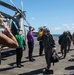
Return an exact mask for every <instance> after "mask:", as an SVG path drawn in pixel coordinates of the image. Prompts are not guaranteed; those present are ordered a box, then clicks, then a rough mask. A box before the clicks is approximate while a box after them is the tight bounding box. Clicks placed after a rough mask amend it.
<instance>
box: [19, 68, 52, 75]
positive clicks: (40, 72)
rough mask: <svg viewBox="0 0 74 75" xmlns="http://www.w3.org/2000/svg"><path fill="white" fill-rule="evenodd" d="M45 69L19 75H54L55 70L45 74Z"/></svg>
mask: <svg viewBox="0 0 74 75" xmlns="http://www.w3.org/2000/svg"><path fill="white" fill-rule="evenodd" d="M43 69H44V68H42V69H38V70H34V71H31V72H27V73H23V74H19V75H37V74H43V75H47V74H48V75H50V74H53V70H49V72H44V71H43Z"/></svg>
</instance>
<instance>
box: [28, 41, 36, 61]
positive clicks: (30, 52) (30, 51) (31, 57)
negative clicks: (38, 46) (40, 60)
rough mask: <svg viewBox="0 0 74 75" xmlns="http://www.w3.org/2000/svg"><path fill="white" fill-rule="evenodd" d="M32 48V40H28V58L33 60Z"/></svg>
mask: <svg viewBox="0 0 74 75" xmlns="http://www.w3.org/2000/svg"><path fill="white" fill-rule="evenodd" d="M33 48H34V42H29V60H30V61H33V60H35V59H33Z"/></svg>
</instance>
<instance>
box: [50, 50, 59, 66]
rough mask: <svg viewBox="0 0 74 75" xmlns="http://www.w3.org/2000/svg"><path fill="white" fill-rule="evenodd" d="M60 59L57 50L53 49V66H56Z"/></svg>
mask: <svg viewBox="0 0 74 75" xmlns="http://www.w3.org/2000/svg"><path fill="white" fill-rule="evenodd" d="M59 59H60V57H59V56H58V54H57V52H56V50H52V55H51V58H50V61H51V63H53V66H54V63H57V62H59Z"/></svg>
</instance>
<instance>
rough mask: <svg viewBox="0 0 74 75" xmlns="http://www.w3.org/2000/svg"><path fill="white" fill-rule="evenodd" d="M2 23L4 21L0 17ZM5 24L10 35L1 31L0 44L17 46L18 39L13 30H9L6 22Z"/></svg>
mask: <svg viewBox="0 0 74 75" xmlns="http://www.w3.org/2000/svg"><path fill="white" fill-rule="evenodd" d="M1 23H3V20H2V19H0V24H1ZM3 25H4V29H5V31H6V33H7V34H8V36H6V35H5V34H2V33H0V44H2V45H5V46H7V47H10V48H17V47H18V43H17V41H16V38H15V37H14V35H13V34H12V33H11V31H10V30H9V28H8V27H7V25H6V24H4V23H3Z"/></svg>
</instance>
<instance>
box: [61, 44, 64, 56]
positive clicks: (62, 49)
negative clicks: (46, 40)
mask: <svg viewBox="0 0 74 75" xmlns="http://www.w3.org/2000/svg"><path fill="white" fill-rule="evenodd" d="M63 49H64V47H63V46H62V45H61V53H62V56H63Z"/></svg>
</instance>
